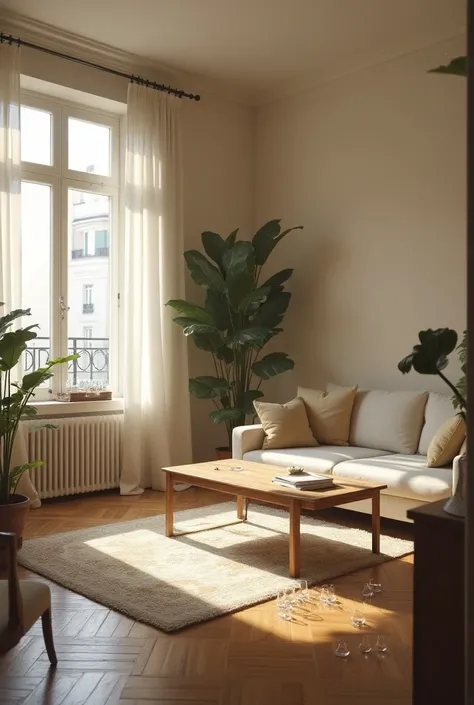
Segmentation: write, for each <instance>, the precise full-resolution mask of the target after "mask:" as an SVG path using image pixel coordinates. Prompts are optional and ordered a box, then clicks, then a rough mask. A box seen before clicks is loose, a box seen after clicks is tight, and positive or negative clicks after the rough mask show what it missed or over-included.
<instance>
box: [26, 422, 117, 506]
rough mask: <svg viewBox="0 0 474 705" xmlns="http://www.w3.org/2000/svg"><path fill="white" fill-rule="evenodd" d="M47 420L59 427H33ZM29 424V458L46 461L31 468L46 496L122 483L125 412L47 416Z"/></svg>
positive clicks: (43, 495) (97, 488) (38, 487)
mask: <svg viewBox="0 0 474 705" xmlns="http://www.w3.org/2000/svg"><path fill="white" fill-rule="evenodd" d="M45 423H51V424H54V425H55V426H56V429H55V430H53V429H48V428H41V429H40V430H38V431H34V430H33V429H34V428H35V426H36V427H38V426H40V427H41V426H42V425H44V424H45ZM28 425H29V428H30V431H29V434H28V457H29V460H30V461H32V460H43V461H44V465H43V466H42V467H41V468H37V469H35V470H32V471H31V479H32V481H33V484H34V486H35V487H36V490H37V492H38V494H39V496H40V497H41V498H42V499H44V498H46V497H61V496H63V495H71V494H80V493H81V492H93V491H95V490H107V489H111V488H113V487H118V485H119V477H120V457H121V444H122V426H123V415H122V414H110V415H107V416H88V417H86V416H84V417H75V418H71V417H69V418H59V419H46V420H43V421H40V420H38V421H33V422H30V423H29V424H28Z"/></svg>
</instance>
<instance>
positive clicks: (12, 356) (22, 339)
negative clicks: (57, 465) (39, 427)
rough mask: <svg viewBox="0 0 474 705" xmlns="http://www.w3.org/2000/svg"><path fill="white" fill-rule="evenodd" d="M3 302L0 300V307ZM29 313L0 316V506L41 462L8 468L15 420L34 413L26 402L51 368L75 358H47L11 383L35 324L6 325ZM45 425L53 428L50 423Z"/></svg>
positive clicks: (15, 424) (16, 312) (14, 431)
mask: <svg viewBox="0 0 474 705" xmlns="http://www.w3.org/2000/svg"><path fill="white" fill-rule="evenodd" d="M4 305H5V304H3V303H0V306H4ZM30 315H31V310H30V309H29V308H28V309H15V310H14V311H10V313H7V314H6V315H5V316H2V317H0V505H2V504H9V502H10V500H11V497H12V495H14V494H15V490H16V488H17V485H18V482H19V481H20V478H21V476H22V475H23V473H24V472H26V470H30V469H31V468H37V467H40V466H41V465H43V461H42V460H35V461H33V462H29V463H24V464H23V465H16V466H15V467H11V459H12V452H13V445H14V443H15V436H16V433H17V431H18V426H19V423H20V421H21V420H22V419H25V418H31V417H33V416H35V414H36V408H35V407H34V406H31V405H30V404H29V403H28V402H29V401H30V399H31V397H32V396H34V393H35V390H36V389H37V387H39V386H40V385H41V384H43V383H44V382H46V381H47V380H48V379H50V378H51V377H52V376H53V372H52V369H53V367H55V366H56V365H61V364H63V363H66V362H69V361H70V360H75V359H77V358H78V355H69V356H68V357H58V358H56V359H54V360H49V361H48V362H47V363H46V364H45V365H44V366H43V367H38V369H36V370H34V372H30V373H28V374H26V375H24V376H23V379H22V380H21V381H20V382H13V381H12V370H13V369H14V368H15V366H16V365H17V364H18V363H19V361H20V359H21V357H22V355H23V354H24V352H25V350H26V348H27V345H28V343H29V341H31V340H34V339H35V338H36V337H37V333H36V332H35V331H34V330H33V329H34V328H37V327H38V326H36V325H31V326H27V327H26V328H18V329H17V330H14V331H11V330H9V328H10V327H11V325H12V323H13V322H14V321H15V320H16V319H18V318H22V317H23V316H30ZM45 426H46V427H48V428H54V426H52V425H51V424H45Z"/></svg>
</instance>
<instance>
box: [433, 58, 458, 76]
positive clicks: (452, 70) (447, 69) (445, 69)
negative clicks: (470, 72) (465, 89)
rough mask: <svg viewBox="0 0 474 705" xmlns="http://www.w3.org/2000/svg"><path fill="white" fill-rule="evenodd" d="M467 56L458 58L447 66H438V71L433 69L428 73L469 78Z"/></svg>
mask: <svg viewBox="0 0 474 705" xmlns="http://www.w3.org/2000/svg"><path fill="white" fill-rule="evenodd" d="M467 68H468V62H467V56H458V57H456V58H455V59H453V60H452V61H450V62H449V64H447V65H445V66H438V67H437V68H436V69H431V71H428V73H449V74H451V75H452V76H467Z"/></svg>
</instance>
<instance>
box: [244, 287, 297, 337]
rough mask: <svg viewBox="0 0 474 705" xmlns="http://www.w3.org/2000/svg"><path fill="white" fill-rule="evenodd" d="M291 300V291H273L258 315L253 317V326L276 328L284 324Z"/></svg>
mask: <svg viewBox="0 0 474 705" xmlns="http://www.w3.org/2000/svg"><path fill="white" fill-rule="evenodd" d="M290 300H291V294H290V292H289V291H279V290H278V289H277V290H274V291H272V292H271V293H270V295H269V296H268V299H267V300H266V302H265V303H264V304H263V305H262V306H260V308H259V309H258V311H257V313H256V314H255V315H254V316H253V317H252V324H253V325H256V326H265V327H266V328H275V327H276V326H278V325H279V324H280V323H281V322H282V320H283V318H284V316H285V313H286V310H287V308H288V306H289V304H290Z"/></svg>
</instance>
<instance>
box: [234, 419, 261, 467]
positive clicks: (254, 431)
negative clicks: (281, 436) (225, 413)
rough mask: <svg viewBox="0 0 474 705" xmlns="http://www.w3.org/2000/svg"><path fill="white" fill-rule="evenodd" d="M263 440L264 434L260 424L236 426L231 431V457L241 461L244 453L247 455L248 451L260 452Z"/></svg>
mask: <svg viewBox="0 0 474 705" xmlns="http://www.w3.org/2000/svg"><path fill="white" fill-rule="evenodd" d="M264 438H265V433H264V431H263V427H262V426H261V425H260V424H254V425H252V426H237V428H234V430H233V431H232V457H233V458H236V459H237V460H242V458H243V457H244V453H248V452H249V451H250V450H260V449H261V447H262V446H263V439H264Z"/></svg>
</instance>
